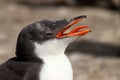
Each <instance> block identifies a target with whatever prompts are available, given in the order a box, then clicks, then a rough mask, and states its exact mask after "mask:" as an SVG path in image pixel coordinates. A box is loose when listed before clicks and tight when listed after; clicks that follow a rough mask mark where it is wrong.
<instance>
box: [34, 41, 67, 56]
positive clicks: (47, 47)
mask: <svg viewBox="0 0 120 80" xmlns="http://www.w3.org/2000/svg"><path fill="white" fill-rule="evenodd" d="M34 45H35V50H34V52H35V54H36V55H37V56H38V57H41V56H49V55H50V56H53V55H58V54H64V51H65V49H66V47H67V46H68V43H67V41H66V40H64V39H51V40H49V41H46V42H43V43H37V42H35V43H34Z"/></svg>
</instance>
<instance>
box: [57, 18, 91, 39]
mask: <svg viewBox="0 0 120 80" xmlns="http://www.w3.org/2000/svg"><path fill="white" fill-rule="evenodd" d="M84 18H86V16H78V17H75V18H73V19H72V20H71V21H70V23H69V24H68V25H66V26H65V27H63V28H62V29H61V30H59V31H58V33H57V35H56V38H63V37H70V36H82V35H85V34H87V33H89V32H91V30H92V29H89V27H88V26H77V27H75V28H74V29H73V30H71V31H70V32H68V33H65V31H66V30H67V29H69V28H70V27H71V26H72V25H74V24H76V23H78V22H79V21H81V20H83V19H84ZM83 29H84V30H83Z"/></svg>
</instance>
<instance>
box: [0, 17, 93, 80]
mask: <svg viewBox="0 0 120 80" xmlns="http://www.w3.org/2000/svg"><path fill="white" fill-rule="evenodd" d="M84 18H86V16H85V15H82V16H77V17H75V18H72V19H56V20H51V19H43V20H40V21H37V22H34V23H32V24H30V25H28V26H26V27H25V28H23V29H22V30H21V32H20V33H19V35H18V38H17V44H16V52H15V54H16V56H15V57H13V58H11V59H8V60H7V61H6V62H4V63H2V64H1V65H0V80H73V69H72V66H71V63H70V61H69V59H68V58H67V56H66V55H65V54H64V51H65V49H66V47H67V46H68V45H69V44H70V43H71V42H72V41H74V40H75V39H76V38H77V37H79V36H82V35H84V34H87V33H89V32H90V31H91V29H90V28H89V27H88V26H77V27H75V28H74V29H72V30H71V31H67V30H68V29H69V28H70V27H71V26H72V25H74V24H76V23H78V22H79V21H81V20H82V19H84ZM81 29H82V30H81Z"/></svg>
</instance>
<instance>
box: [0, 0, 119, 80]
mask: <svg viewBox="0 0 120 80" xmlns="http://www.w3.org/2000/svg"><path fill="white" fill-rule="evenodd" d="M119 3H120V0H0V63H2V62H4V61H6V60H7V59H9V58H11V57H13V56H15V54H14V53H15V46H16V39H17V35H18V33H19V32H20V30H21V29H22V28H23V27H25V26H26V25H28V24H30V23H32V22H35V21H38V20H41V19H47V18H50V19H58V18H59V19H63V18H67V19H70V18H73V17H75V16H79V15H87V16H88V18H87V19H85V20H83V21H81V22H80V23H78V25H88V26H90V27H91V28H92V29H93V31H92V32H91V33H89V34H87V35H85V36H83V37H80V38H79V40H77V41H75V42H73V43H71V44H70V45H69V46H68V48H67V50H66V54H67V55H68V57H69V59H70V60H71V62H72V65H73V69H74V80H120V4H119Z"/></svg>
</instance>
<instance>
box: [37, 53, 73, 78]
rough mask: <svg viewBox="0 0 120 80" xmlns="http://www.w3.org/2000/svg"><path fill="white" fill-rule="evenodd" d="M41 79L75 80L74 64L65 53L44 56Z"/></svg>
mask: <svg viewBox="0 0 120 80" xmlns="http://www.w3.org/2000/svg"><path fill="white" fill-rule="evenodd" d="M42 59H43V61H44V64H43V67H42V69H41V72H40V74H39V77H40V80H73V71H72V66H71V64H70V62H69V60H68V58H67V57H66V55H64V54H60V55H56V56H46V57H42Z"/></svg>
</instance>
